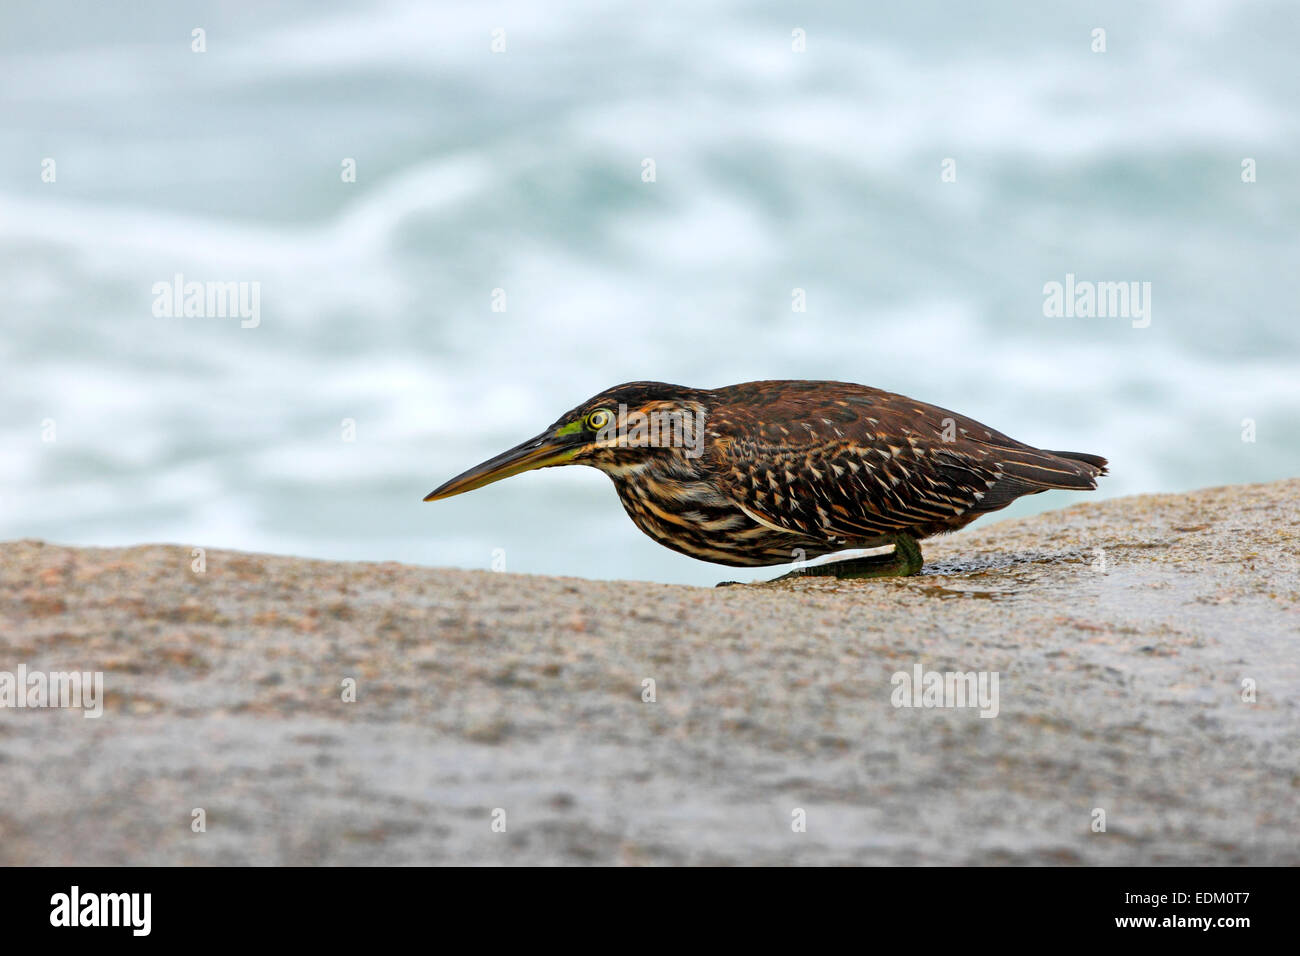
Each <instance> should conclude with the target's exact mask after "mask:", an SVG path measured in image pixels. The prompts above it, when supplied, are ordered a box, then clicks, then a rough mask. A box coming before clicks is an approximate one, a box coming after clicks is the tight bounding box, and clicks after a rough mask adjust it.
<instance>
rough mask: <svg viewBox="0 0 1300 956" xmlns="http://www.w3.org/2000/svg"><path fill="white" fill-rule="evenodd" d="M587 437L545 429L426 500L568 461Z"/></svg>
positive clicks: (470, 471)
mask: <svg viewBox="0 0 1300 956" xmlns="http://www.w3.org/2000/svg"><path fill="white" fill-rule="evenodd" d="M583 444H584V441H583V439H582V437H581V436H580V435H577V434H571V435H563V436H558V435H555V434H552V433H551V432H543V433H542V434H540V435H538V436H537V437H536V438H530V439H528V441H526V442H524V443H523V444H520V445H516V446H515V447H514V448H511V449H510V450H509V451H503V452H502V453H501V454H499V455H497V456H496V457H495V458H490V459H488V460H487V461H485V462H483V464H481V465H475V466H474V467H473V468H471V469H470V470H469V471H466V472H463V473H462V474H459V475H457V476H456V477H455V478H453V479H451V481H448V482H447V483H445V484H442V485H439V486H438V487H437V488H435V489H433V491H431V492H429V493H428V494H427V495H425V496H424V500H425V501H438V500H440V499H442V498H450V497H451V496H452V495H459V494H464V493H465V492H467V491H473V490H474V489H475V488H482V487H483V486H484V485H490V484H492V482H494V481H500V480H501V479H502V478H509V477H510V476H511V475H517V474H519V473H520V472H524V471H532V470H533V469H534V468H549V467H550V466H551V465H565V464H568V463H569V462H570V461H572V460H573V458H574V456H575V455H577V454H578V452H579V451H580V450H581V449H582V446H583Z"/></svg>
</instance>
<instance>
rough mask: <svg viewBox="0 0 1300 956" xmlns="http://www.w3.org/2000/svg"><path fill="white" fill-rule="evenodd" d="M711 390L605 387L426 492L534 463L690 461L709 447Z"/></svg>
mask: <svg viewBox="0 0 1300 956" xmlns="http://www.w3.org/2000/svg"><path fill="white" fill-rule="evenodd" d="M707 403H708V393H707V392H705V391H702V390H700V389H693V388H684V387H682V386H680V385H666V384H664V383H663V382H629V383H628V384H626V385H617V386H615V387H614V388H610V389H606V390H605V391H603V392H601V393H600V394H599V395H596V396H593V397H592V398H590V399H588V400H587V401H585V402H583V403H582V404H581V405H579V406H578V407H577V408H574V409H573V410H571V411H568V412H565V413H564V414H563V415H561V416H560V417H559V418H558V419H557V420H556V421H555V423H554V424H552V425H551V426H550V427H549V428H547V429H546V430H545V431H543V432H542V433H541V434H540V435H537V436H535V437H533V438H530V439H528V441H526V442H521V443H520V444H518V445H516V446H515V447H514V448H511V449H509V450H508V451H504V452H502V453H501V454H499V455H497V456H496V457H495V458H490V459H488V460H487V461H485V462H483V463H482V464H480V465H475V466H474V467H473V468H471V469H469V470H468V471H466V472H463V473H461V474H459V475H457V476H456V477H455V478H453V479H451V480H450V481H448V482H446V483H445V484H443V485H440V486H439V487H437V488H435V489H434V490H433V491H431V492H429V494H427V495H425V497H424V500H425V501H437V500H439V499H441V498H450V497H451V496H452V495H459V494H463V493H464V492H466V491H473V490H474V489H475V488H482V487H483V486H484V485H489V484H491V483H492V482H494V481H500V480H501V479H502V478H509V477H510V476H511V475H517V474H520V473H521V472H525V471H532V470H533V469H535V468H551V467H554V466H556V465H591V466H593V467H595V468H599V469H601V470H602V471H604V472H607V473H609V474H610V475H614V476H618V475H623V474H627V473H629V472H630V471H633V470H635V469H637V468H639V467H643V466H650V465H655V464H658V465H662V466H668V465H672V464H678V465H687V464H689V463H691V462H692V461H697V460H698V459H699V458H700V457H701V456H702V455H703V453H704V427H705V415H706V413H707Z"/></svg>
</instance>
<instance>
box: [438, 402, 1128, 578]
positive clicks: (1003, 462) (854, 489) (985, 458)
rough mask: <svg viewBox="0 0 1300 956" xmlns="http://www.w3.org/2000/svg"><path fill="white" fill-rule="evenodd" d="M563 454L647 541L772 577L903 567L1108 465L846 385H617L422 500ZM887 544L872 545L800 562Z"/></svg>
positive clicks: (1088, 481) (1079, 484)
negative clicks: (953, 535) (986, 518)
mask: <svg viewBox="0 0 1300 956" xmlns="http://www.w3.org/2000/svg"><path fill="white" fill-rule="evenodd" d="M577 464H581V465H589V466H592V467H595V468H598V469H600V470H601V471H603V472H605V474H607V475H609V477H610V478H611V479H612V480H613V482H614V487H615V490H616V491H617V493H618V496H619V499H620V500H621V502H622V504H623V507H624V509H625V510H626V511H627V513H628V515H629V517H631V519H632V521H633V522H634V523H635V524H636V526H637V527H638V528H640V529H641V530H642V531H643V532H645V533H646V534H647V535H649V536H650V537H651V538H653V539H654V540H655V541H657V542H659V543H660V544H661V545H664V546H665V547H667V548H670V549H672V550H673V551H676V552H679V553H681V554H685V555H688V556H690V557H692V558H698V559H700V560H703V561H708V562H712V563H715V564H721V565H727V566H729V567H771V566H773V565H780V564H791V563H793V564H795V565H796V567H795V570H794V571H791V572H790V573H789V574H786V575H783V576H782V577H781V578H777V579H775V580H778V581H779V580H783V579H785V578H789V577H803V576H807V575H833V576H835V577H837V578H847V579H854V578H881V577H896V576H906V575H912V574H916V573H918V572H919V571H920V570H921V569H922V567H923V564H924V559H923V556H922V553H921V549H920V545H919V542H920V541H922V540H924V539H926V538H929V537H932V536H934V535H938V534H943V533H946V532H950V531H956V530H958V529H959V528H963V527H965V526H966V525H968V524H970V523H971V522H972V521H974V520H976V519H977V518H979V517H981V516H982V515H986V514H989V513H990V512H994V511H998V510H999V509H1001V508H1005V507H1006V506H1007V505H1009V504H1011V502H1013V501H1015V500H1016V499H1017V498H1020V497H1022V496H1023V495H1032V494H1038V493H1040V492H1043V491H1047V490H1049V489H1066V490H1073V491H1090V490H1094V489H1096V487H1097V478H1098V477H1100V476H1101V475H1105V474H1106V473H1107V470H1106V466H1107V464H1108V463H1107V461H1106V459H1105V458H1102V457H1101V456H1099V455H1090V454H1084V453H1081V452H1071V451H1047V450H1044V449H1041V448H1035V447H1033V446H1031V445H1026V444H1024V443H1022V442H1018V441H1016V440H1015V439H1013V438H1009V437H1008V436H1006V435H1004V434H1003V433H1002V432H999V431H996V430H995V429H992V428H990V427H988V426H987V425H983V424H980V423H979V422H977V421H975V420H974V419H972V418H968V417H966V416H965V415H960V414H958V413H957V412H952V411H949V410H947V409H945V408H940V407H938V406H936V405H930V404H927V403H925V402H920V401H917V400H915V399H911V398H907V397H906V396H903V395H899V394H895V393H893V392H888V391H884V390H882V389H879V388H872V387H870V386H866V385H855V384H852V383H849V382H829V381H795V380H780V381H761V382H745V383H743V384H740V385H730V386H727V387H725V388H715V389H698V388H687V387H685V386H681V385H670V384H667V383H664V382H628V383H625V384H623V385H617V386H614V387H613V388H609V389H606V390H605V391H603V392H601V393H599V394H598V395H595V396H593V397H592V398H590V399H588V400H587V401H585V402H583V403H582V404H581V405H578V406H577V407H576V408H573V409H571V410H570V411H568V412H565V413H564V414H563V415H561V416H560V417H559V418H558V419H556V421H555V422H554V423H553V424H552V425H550V427H548V428H546V429H545V430H544V431H542V432H541V434H539V435H536V436H534V437H533V438H530V439H528V440H527V441H525V442H522V443H520V444H518V445H516V446H515V447H513V448H511V449H509V450H507V451H505V452H502V453H501V454H500V455H497V456H496V457H494V458H491V459H489V460H488V461H485V462H483V463H481V464H479V465H475V466H474V467H473V468H470V469H469V470H467V471H465V472H462V473H461V474H459V475H457V476H456V477H454V478H452V479H451V480H449V481H447V482H445V483H444V484H442V485H440V486H439V487H437V488H435V489H434V490H433V491H431V492H429V494H428V495H426V496H425V498H424V500H425V501H438V500H441V499H445V498H450V497H452V496H453V495H459V494H463V493H465V492H467V491H472V490H475V489H477V488H481V487H483V486H484V485H487V484H491V483H492V482H495V481H500V480H501V479H503V478H508V477H510V476H512V475H517V474H520V473H521V472H525V471H531V470H533V469H537V468H551V467H556V466H561V465H577ZM886 546H892V550H891V551H890V552H887V553H884V554H875V555H867V556H861V557H844V558H841V559H840V560H832V561H828V562H825V563H820V564H811V565H810V564H805V563H804V562H806V561H811V560H812V559H815V558H819V557H822V556H825V555H831V554H835V553H837V552H840V551H849V550H853V551H856V550H859V549H879V548H884V547H886Z"/></svg>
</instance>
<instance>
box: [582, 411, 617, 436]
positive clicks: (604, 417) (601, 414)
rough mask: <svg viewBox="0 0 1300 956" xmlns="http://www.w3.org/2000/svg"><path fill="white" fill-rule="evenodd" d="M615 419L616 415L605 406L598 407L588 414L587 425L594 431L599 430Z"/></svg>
mask: <svg viewBox="0 0 1300 956" xmlns="http://www.w3.org/2000/svg"><path fill="white" fill-rule="evenodd" d="M613 419H614V416H613V415H611V414H610V413H609V412H608V411H606V410H605V409H603V408H598V409H596V410H595V411H594V412H592V413H591V414H590V415H588V416H587V427H588V428H590V429H591V430H592V431H594V432H598V431H600V430H601V429H602V428H604V427H605V426H606V425H608V424H609V423H610V422H611V421H613Z"/></svg>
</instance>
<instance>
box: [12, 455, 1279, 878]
mask: <svg viewBox="0 0 1300 956" xmlns="http://www.w3.org/2000/svg"><path fill="white" fill-rule="evenodd" d="M628 533H629V534H632V533H635V532H634V531H632V530H631V529H630V528H629V531H628ZM925 552H926V559H927V565H926V568H925V571H924V573H923V574H922V575H920V576H917V577H914V578H909V579H904V580H886V581H862V582H837V581H834V580H826V579H811V578H810V579H805V580H800V581H793V582H783V583H781V584H775V585H761V586H740V587H731V588H724V589H717V590H712V589H700V588H687V587H679V586H670V585H659V584H646V583H637V582H603V581H585V580H578V579H562V578H544V577H528V576H519V575H510V574H492V573H488V572H467V571H454V570H445V569H436V568H420V567H407V566H399V565H394V564H348V563H333V562H324V561H314V560H303V559H298V558H290V557H274V556H267V555H255V554H241V553H234V552H224V551H209V552H207V554H206V569H204V570H203V571H202V572H196V571H194V570H193V568H192V562H193V560H194V559H193V557H192V553H191V549H190V548H189V547H177V546H156V545H151V546H142V547H133V548H124V549H96V548H69V547H60V546H54V545H49V544H41V543H40V542H35V541H19V542H10V543H6V544H3V545H0V635H2V636H3V638H2V640H0V671H9V672H15V673H16V671H17V668H18V667H19V665H23V666H25V667H26V668H27V670H28V671H29V672H30V671H42V672H47V673H48V672H53V671H71V670H77V671H102V672H103V674H104V696H105V701H104V712H103V715H102V716H101V717H99V718H98V719H85V718H84V717H83V716H82V714H81V713H80V712H78V711H75V710H57V709H46V710H39V709H23V710H18V709H8V708H5V709H0V863H3V864H95V865H112V864H279V863H297V864H420V863H435V864H437V863H523V864H534V863H599V864H643V863H644V864H660V863H664V864H671V863H734V864H835V863H846V864H857V863H863V864H922V863H951V864H999V863H1015V864H1024V863H1046V864H1117V865H1127V864H1173V863H1186V864H1289V865H1296V864H1300V693H1298V692H1300V480H1291V481H1286V482H1278V483H1274V484H1270V485H1255V486H1245V487H1233V488H1216V489H1209V490H1205V491H1200V492H1196V493H1193V494H1188V495H1159V496H1145V497H1139V498H1127V499H1117V500H1112V501H1106V502H1101V503H1099V504H1080V505H1076V506H1073V507H1070V508H1067V509H1065V510H1062V511H1057V512H1052V513H1049V514H1043V515H1038V516H1035V517H1033V518H1027V519H1022V520H1014V521H1006V522H1003V523H1000V524H995V525H989V526H986V527H983V528H982V529H979V528H977V529H974V530H971V531H966V532H962V533H960V534H958V535H954V536H951V537H949V538H945V539H941V540H936V541H930V542H927V543H926V545H925ZM723 577H725V572H724V573H722V574H720V575H719V578H720V579H721V578H723ZM917 664H920V665H922V667H923V668H924V669H925V670H933V671H945V672H946V671H957V672H970V671H975V672H997V673H998V678H999V683H998V688H999V696H998V713H997V716H996V717H992V718H984V717H981V716H980V715H979V712H978V710H976V709H973V708H970V707H962V708H925V707H895V706H894V705H893V703H892V698H893V696H894V691H895V687H894V685H893V683H892V682H891V678H892V677H893V675H894V674H895V673H896V672H906V673H909V674H910V673H911V672H912V671H913V668H914V666H915V665H917ZM348 678H351V679H352V680H355V682H356V700H355V702H347V701H345V700H344V699H343V696H344V691H343V682H344V681H345V679H348ZM646 680H653V681H654V691H655V698H656V699H655V701H654V702H646V701H644V700H643V687H644V685H643V682H644V681H646ZM1243 681H1253V682H1254V686H1255V699H1254V700H1253V702H1252V701H1250V700H1243V696H1245V697H1249V696H1250V695H1249V694H1248V693H1245V692H1244V689H1243V688H1244V687H1248V686H1249V685H1248V684H1247V685H1243ZM196 808H202V810H203V811H204V816H205V820H206V831H205V832H194V831H193V829H192V825H191V823H192V820H193V812H194V810H195V809H196ZM498 808H499V809H501V810H504V811H505V823H506V829H505V832H494V830H493V826H492V823H493V813H494V810H496V809H498ZM797 810H802V811H804V815H805V816H806V832H795V830H794V828H793V827H792V821H794V820H796V819H797V818H798V816H799V814H798V813H796V811H797ZM1096 810H1102V811H1104V813H1105V832H1093V825H1094V820H1097V819H1099V817H1098V815H1097V814H1096V812H1095V811H1096ZM498 816H499V815H498Z"/></svg>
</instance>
